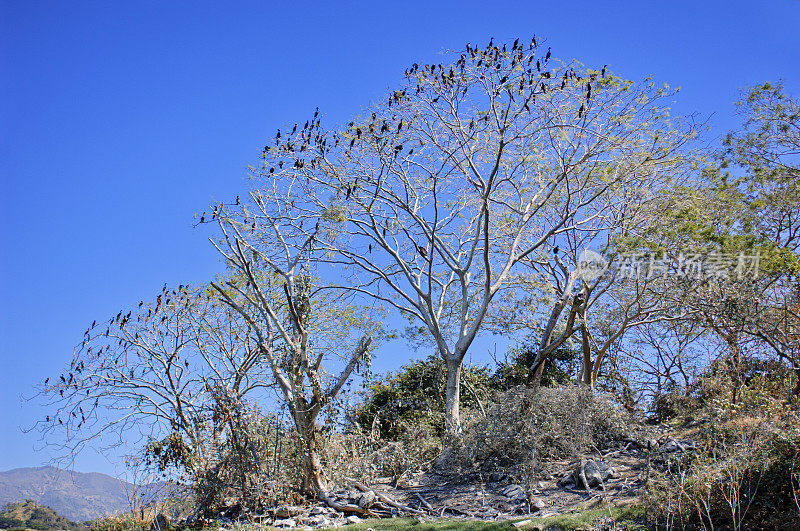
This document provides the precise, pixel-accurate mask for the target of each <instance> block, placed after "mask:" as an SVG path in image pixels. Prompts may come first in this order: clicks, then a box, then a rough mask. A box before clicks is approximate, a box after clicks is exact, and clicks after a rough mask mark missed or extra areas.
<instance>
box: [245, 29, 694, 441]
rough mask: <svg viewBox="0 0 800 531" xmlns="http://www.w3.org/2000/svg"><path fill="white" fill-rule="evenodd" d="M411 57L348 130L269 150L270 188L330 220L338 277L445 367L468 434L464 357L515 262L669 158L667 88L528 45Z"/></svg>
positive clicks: (450, 415)
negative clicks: (462, 405) (402, 324)
mask: <svg viewBox="0 0 800 531" xmlns="http://www.w3.org/2000/svg"><path fill="white" fill-rule="evenodd" d="M453 57H454V62H453V63H451V64H447V65H441V64H430V65H417V64H415V65H413V66H412V67H411V68H410V69H408V70H407V71H406V75H405V80H404V82H402V84H401V86H400V87H399V88H398V89H397V90H394V91H392V92H391V94H390V95H389V97H388V98H387V100H385V101H384V102H382V103H379V104H377V105H374V106H373V107H372V108H371V109H370V110H368V111H367V112H366V113H365V114H364V115H363V116H361V117H359V118H357V119H354V120H353V121H352V122H350V123H349V125H348V126H347V127H346V128H344V129H342V130H332V131H327V130H324V129H323V128H322V127H321V125H320V120H319V111H317V113H315V115H314V117H313V118H312V119H311V120H309V121H308V122H307V123H306V124H305V126H302V127H298V126H297V125H296V126H295V127H293V128H292V129H291V131H286V130H284V131H283V132H281V131H279V132H278V134H277V135H276V137H275V142H274V143H272V142H271V143H270V145H268V146H265V150H264V159H265V160H264V165H263V168H262V169H261V170H260V171H259V177H260V180H259V182H260V186H263V187H264V188H265V189H270V188H271V187H272V183H274V182H279V181H286V180H291V182H293V183H294V186H295V191H296V194H297V205H298V208H302V209H305V212H306V213H307V215H308V216H309V217H317V218H319V219H321V220H322V222H323V228H324V232H323V235H324V236H325V237H324V238H320V239H319V244H320V245H321V246H322V248H323V249H324V251H325V253H326V254H325V255H324V258H325V259H326V260H327V261H328V262H329V263H331V264H335V265H336V266H337V269H336V271H337V272H338V275H339V278H340V279H341V281H340V283H341V285H342V286H343V287H344V288H346V289H347V290H350V291H355V292H358V293H361V294H364V295H367V296H369V297H373V298H374V299H377V300H379V301H382V302H383V303H386V304H388V305H390V306H392V307H394V308H395V309H396V310H397V311H399V312H400V314H402V315H403V316H405V317H407V318H408V319H410V320H411V321H412V322H416V323H418V324H419V327H420V328H421V329H423V330H424V331H425V333H426V334H427V335H428V337H429V340H430V343H431V344H432V345H434V347H435V349H436V351H437V352H438V353H439V355H440V356H441V357H442V359H443V360H444V361H445V363H446V366H447V384H446V385H447V393H446V396H447V399H446V405H445V413H446V419H447V427H448V433H450V434H456V433H458V431H459V426H460V415H459V395H460V378H459V376H460V372H461V366H462V362H463V360H464V358H465V356H466V354H467V352H468V350H469V347H470V345H471V344H472V342H473V341H474V339H475V337H476V336H477V334H478V333H479V332H480V331H481V329H482V326H483V324H484V321H485V318H486V317H487V315H489V314H490V313H491V312H492V302H493V299H494V297H495V296H496V294H497V293H498V292H499V291H500V290H501V289H502V288H503V286H504V285H505V283H506V282H507V281H508V280H509V278H510V277H511V276H512V274H513V271H514V270H515V268H516V267H517V266H518V264H519V263H520V262H521V261H523V260H524V259H526V258H527V257H530V256H531V255H533V254H534V253H536V252H538V251H540V250H542V249H549V247H550V246H551V245H552V242H553V241H554V239H556V238H558V237H559V235H561V234H564V233H567V232H569V231H576V230H580V229H581V228H582V227H584V226H588V225H589V224H590V222H591V220H593V219H594V218H596V217H597V216H600V215H602V213H603V212H605V211H606V210H607V209H608V208H611V207H612V206H613V205H614V204H616V203H617V201H618V198H619V196H620V194H622V193H624V192H625V190H629V189H631V188H633V189H640V188H642V187H644V186H646V184H647V182H646V175H647V174H648V173H649V172H650V170H651V169H652V168H653V167H655V166H658V165H662V164H663V165H668V164H669V163H670V161H671V160H672V157H673V154H674V152H675V148H676V144H680V143H681V142H682V141H683V140H685V139H686V138H687V137H688V135H690V134H691V132H687V133H676V131H675V130H674V128H673V126H672V124H671V123H670V122H669V120H668V119H667V117H666V115H665V111H664V109H663V108H662V106H661V101H662V100H664V99H665V98H667V97H669V95H670V93H669V91H668V90H665V89H662V88H655V87H654V86H653V84H652V83H651V82H650V81H649V80H646V81H645V82H644V83H641V84H634V83H632V82H628V81H625V80H622V79H620V78H618V77H616V76H612V75H610V74H608V75H607V72H606V70H605V68H602V69H598V70H589V69H584V68H582V67H581V66H580V65H578V64H563V63H559V62H557V61H556V60H554V59H551V55H550V49H549V48H548V49H547V50H546V51H543V49H542V47H541V46H539V45H538V43H537V42H536V40H535V39H534V40H533V42H531V43H530V44H529V45H527V44H526V45H521V44H519V42H518V41H516V42H514V43H513V45H511V46H507V45H503V46H502V47H501V46H496V45H494V43H493V42H490V43H489V45H488V46H487V47H486V48H483V49H478V48H477V47H473V46H471V45H468V46H467V48H466V50H464V51H463V52H461V53H458V52H456V53H455V54H453Z"/></svg>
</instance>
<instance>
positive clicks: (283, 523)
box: [272, 518, 297, 528]
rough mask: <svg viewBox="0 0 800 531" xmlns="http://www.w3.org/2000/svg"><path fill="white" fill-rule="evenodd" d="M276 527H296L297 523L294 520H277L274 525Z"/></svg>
mask: <svg viewBox="0 0 800 531" xmlns="http://www.w3.org/2000/svg"><path fill="white" fill-rule="evenodd" d="M272 525H273V526H275V527H288V528H291V527H295V526H296V525H297V521H295V519H294V518H286V519H284V520H275V522H274V523H273V524H272Z"/></svg>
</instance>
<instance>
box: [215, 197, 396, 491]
mask: <svg viewBox="0 0 800 531" xmlns="http://www.w3.org/2000/svg"><path fill="white" fill-rule="evenodd" d="M271 192H272V193H271V194H269V195H267V194H262V193H260V192H258V191H254V192H252V193H251V195H250V199H251V201H249V202H248V204H247V205H245V204H242V203H241V201H240V199H239V198H238V197H237V200H236V205H227V206H226V205H224V204H220V205H217V206H216V207H215V210H214V213H213V215H212V216H213V219H215V220H216V221H217V222H218V225H219V229H220V232H221V235H220V238H219V241H217V242H215V246H216V247H217V249H218V250H219V252H220V253H221V254H222V255H223V256H224V257H225V260H226V262H227V264H228V265H229V267H230V268H231V270H232V271H233V272H234V276H233V278H232V279H230V280H228V281H227V282H225V283H224V284H223V283H221V282H219V283H218V282H214V283H212V286H213V287H214V289H215V290H216V292H217V294H218V296H219V299H220V300H221V301H222V302H224V303H225V304H226V305H227V306H228V307H230V308H231V309H233V310H234V311H235V312H237V313H238V314H239V315H240V316H241V318H242V319H244V321H246V322H247V324H248V326H249V327H250V329H251V330H252V337H253V338H254V339H253V341H254V343H255V345H256V347H257V350H258V352H259V356H260V357H261V358H262V359H263V360H265V363H266V365H267V367H268V368H269V371H270V373H271V377H272V381H273V382H274V384H275V385H276V386H277V388H278V389H279V391H280V396H281V397H282V402H283V404H285V406H286V407H287V408H288V410H289V412H290V414H291V417H292V420H293V421H294V424H295V427H296V428H297V433H298V435H299V437H300V439H301V440H302V442H303V449H304V456H303V457H304V459H303V473H304V484H303V489H304V490H305V491H306V492H307V493H309V494H311V495H314V496H317V495H320V496H322V497H325V496H327V491H328V483H327V479H326V476H325V472H324V470H323V467H322V464H321V462H320V459H319V448H318V445H319V438H318V435H317V428H316V419H317V417H318V415H319V413H320V412H321V411H322V410H323V408H325V406H326V405H328V404H329V403H330V402H331V401H332V400H333V399H334V398H335V397H336V395H337V393H338V392H339V391H340V390H341V388H342V386H343V385H344V384H345V383H346V382H347V381H348V379H349V378H350V376H351V375H352V374H353V372H354V371H355V370H357V369H358V368H359V367H363V366H366V365H368V364H369V362H370V359H371V358H370V356H371V352H372V346H373V340H374V339H375V338H376V337H377V335H378V334H379V331H380V325H379V323H378V322H376V321H375V320H373V319H371V318H370V315H369V313H368V312H365V311H360V310H359V308H358V307H357V306H356V305H354V304H352V303H350V302H349V299H348V298H347V294H346V293H342V292H341V291H336V292H332V291H331V290H329V289H326V288H325V285H324V284H323V283H322V281H321V280H319V279H317V278H314V276H312V272H313V271H314V270H315V269H316V267H315V256H316V255H317V254H318V248H319V245H318V242H319V233H320V227H319V222H318V221H317V222H316V223H315V228H314V229H310V230H305V229H303V228H301V224H302V222H303V221H304V217H305V215H304V214H303V213H302V212H300V213H297V212H296V211H295V210H294V209H293V207H292V203H293V194H292V183H290V184H289V185H287V186H285V187H281V186H276V187H275V188H274V189H273V190H272V191H271ZM237 205H238V208H237ZM336 360H339V361H341V362H342V363H341V364H340V365H341V367H339V372H338V375H336V376H330V375H329V374H328V373H327V370H331V369H332V368H333V367H335V366H336Z"/></svg>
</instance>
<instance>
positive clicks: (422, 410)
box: [352, 355, 494, 441]
mask: <svg viewBox="0 0 800 531" xmlns="http://www.w3.org/2000/svg"><path fill="white" fill-rule="evenodd" d="M445 381H446V370H445V366H444V362H442V360H441V359H440V358H438V357H436V356H433V355H432V356H429V357H428V358H426V359H424V360H420V361H416V362H414V363H410V364H408V365H404V366H403V367H401V368H400V370H398V371H397V372H395V373H389V374H387V375H386V376H385V377H383V378H380V379H378V380H377V381H374V382H372V383H369V384H368V385H367V386H366V392H365V397H364V401H363V403H362V404H361V405H360V406H359V407H358V409H357V411H356V412H355V414H354V415H353V417H352V422H353V424H355V425H356V426H358V427H359V429H361V430H364V431H367V432H370V433H375V434H376V435H379V436H380V437H382V438H384V439H387V440H392V441H396V440H399V439H400V438H401V437H402V434H403V432H404V430H405V428H404V426H405V425H406V423H412V424H424V425H425V426H427V427H428V428H430V429H431V430H432V432H433V433H435V434H436V435H437V436H441V434H442V433H443V432H444V414H443V410H444V403H445ZM461 384H462V390H461V406H462V407H465V408H468V409H476V408H479V407H480V406H479V404H478V402H479V401H482V400H485V399H486V398H487V397H488V394H489V390H490V389H492V388H493V385H494V383H493V378H492V375H491V373H490V372H489V370H488V369H486V368H485V367H473V366H465V367H464V368H463V370H462V372H461Z"/></svg>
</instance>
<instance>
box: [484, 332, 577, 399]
mask: <svg viewBox="0 0 800 531" xmlns="http://www.w3.org/2000/svg"><path fill="white" fill-rule="evenodd" d="M537 348H538V347H537V345H536V343H535V342H533V341H530V340H529V341H525V342H523V343H521V344H520V345H518V346H517V347H514V348H513V349H512V350H511V352H510V353H509V354H510V355H509V359H508V361H507V362H506V363H502V364H500V366H499V367H498V368H497V371H496V372H495V374H494V375H493V376H492V385H493V387H495V388H497V389H500V390H503V391H507V390H509V389H511V388H513V387H516V386H518V385H525V381H526V380H527V378H528V371H529V370H530V368H531V367H532V366H533V362H534V360H535V359H536V351H537ZM578 360H579V353H578V352H577V351H576V350H574V349H571V348H566V347H562V348H559V349H556V350H555V351H554V352H553V353H552V354H551V355H550V357H549V359H548V360H547V361H546V362H545V366H544V371H543V372H542V381H541V385H542V386H544V387H556V386H560V385H566V384H568V383H570V382H572V381H573V379H574V377H575V374H576V373H577V370H578Z"/></svg>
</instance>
